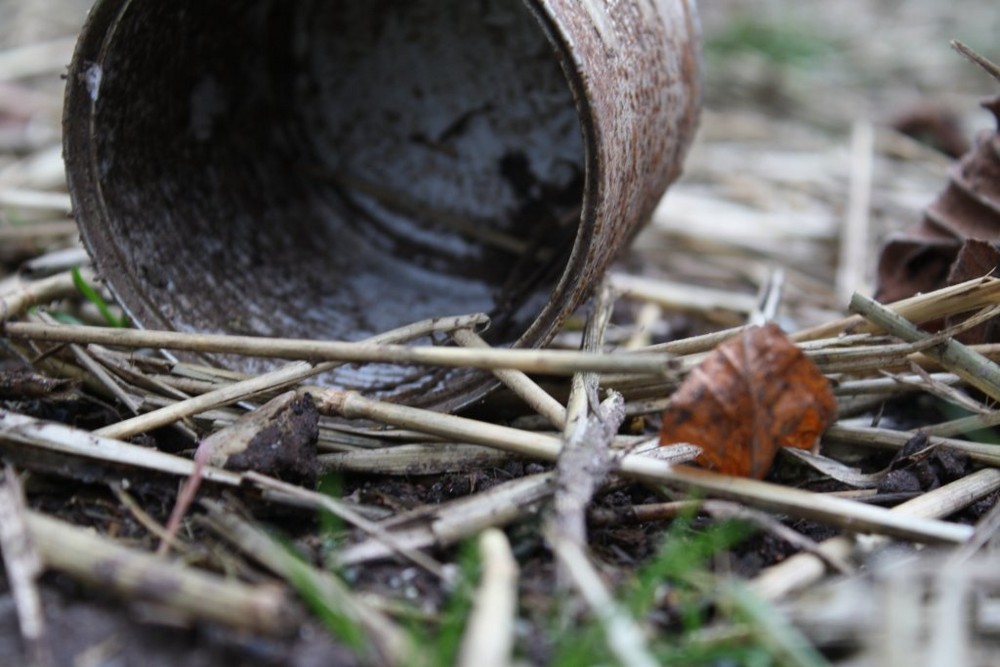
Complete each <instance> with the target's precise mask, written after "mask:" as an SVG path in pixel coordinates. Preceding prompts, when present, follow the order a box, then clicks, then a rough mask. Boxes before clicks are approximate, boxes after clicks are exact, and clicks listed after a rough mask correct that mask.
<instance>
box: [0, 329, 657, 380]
mask: <svg viewBox="0 0 1000 667" xmlns="http://www.w3.org/2000/svg"><path fill="white" fill-rule="evenodd" d="M3 333H4V334H5V335H6V336H8V337H9V338H13V339H15V340H33V341H36V342H50V343H81V344H82V343H96V344H98V345H108V346H117V347H133V348H144V347H152V348H163V349H168V350H182V351H186V352H201V353H217V354H243V355H247V356H255V357H278V358H284V359H304V360H310V361H312V362H318V361H336V362H342V363H347V362H351V363H362V362H370V363H394V364H419V365H427V366H445V367H455V368H479V369H484V370H495V369H514V370H520V371H524V372H526V373H537V374H540V375H572V374H574V373H579V372H586V371H593V372H597V373H633V374H636V375H650V376H654V377H663V376H665V375H667V373H668V371H669V369H670V362H671V360H672V357H670V356H669V355H665V354H614V355H612V354H587V353H584V352H566V351H562V350H523V349H500V348H491V349H489V350H480V349H470V348H461V347H459V348H456V347H406V346H402V345H373V344H370V343H345V342H334V341H308V340H296V339H288V338H257V337H252V336H225V335H212V334H187V333H179V332H173V331H147V330H137V329H108V328H104V327H86V326H50V325H45V324H37V323H33V322H8V323H7V324H6V326H5V327H4V328H3Z"/></svg>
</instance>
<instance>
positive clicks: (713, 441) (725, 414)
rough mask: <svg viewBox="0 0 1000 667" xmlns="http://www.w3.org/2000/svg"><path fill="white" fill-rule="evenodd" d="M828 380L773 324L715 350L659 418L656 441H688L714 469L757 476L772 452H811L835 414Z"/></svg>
mask: <svg viewBox="0 0 1000 667" xmlns="http://www.w3.org/2000/svg"><path fill="white" fill-rule="evenodd" d="M836 408H837V404H836V400H835V399H834V397H833V392H832V391H831V390H830V385H829V382H827V379H826V377H825V376H824V375H823V373H822V372H820V370H819V368H817V367H816V364H814V363H813V362H812V360H810V359H809V358H808V357H806V356H805V355H804V354H803V353H802V350H800V349H799V348H798V347H797V346H796V345H795V344H794V343H792V342H791V341H790V340H789V339H788V337H787V336H785V334H784V333H783V332H782V331H781V329H780V328H779V327H778V326H776V325H774V324H767V325H765V326H763V327H753V328H750V329H748V330H746V331H745V332H743V334H742V335H740V336H738V337H736V338H734V339H731V340H729V341H727V342H726V343H724V344H722V345H720V346H719V347H718V348H717V349H716V350H715V351H714V352H712V353H711V354H710V355H709V356H708V357H706V358H705V360H704V361H703V362H702V363H701V364H700V365H699V366H698V367H697V368H695V369H694V370H693V371H692V372H691V374H690V375H689V376H688V377H687V379H686V380H685V381H684V384H682V385H681V387H680V389H678V390H677V392H676V393H675V394H674V396H673V398H672V399H671V401H670V406H669V407H668V408H667V410H666V411H665V412H664V413H663V426H662V428H661V430H660V444H661V445H670V444H675V443H679V442H689V443H692V444H695V445H699V446H700V447H701V448H702V455H701V456H700V457H699V459H698V461H699V463H701V464H702V465H704V466H706V467H708V468H712V469H714V470H717V471H719V472H722V473H725V474H730V475H739V476H741V477H756V478H758V479H760V478H763V477H764V476H765V475H766V474H767V473H768V471H769V470H770V469H771V463H772V462H773V461H774V457H775V455H776V454H777V452H778V448H779V447H797V448H799V449H811V448H812V447H813V445H815V443H816V441H817V440H818V438H819V436H820V435H821V434H822V433H823V431H824V430H826V427H827V426H829V424H830V422H831V421H832V420H833V418H834V416H835V415H836Z"/></svg>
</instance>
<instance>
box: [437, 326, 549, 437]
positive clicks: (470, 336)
mask: <svg viewBox="0 0 1000 667" xmlns="http://www.w3.org/2000/svg"><path fill="white" fill-rule="evenodd" d="M452 337H453V338H454V339H455V342H456V343H458V344H459V345H463V346H465V347H471V348H477V349H486V348H489V347H490V346H489V344H488V343H487V342H486V341H485V340H483V339H482V338H481V337H480V336H479V335H478V334H477V333H475V332H474V331H469V330H467V329H459V330H458V331H455V332H454V333H453V334H452ZM493 374H494V375H496V376H497V379H498V380H500V382H502V383H503V384H504V385H505V386H506V387H507V388H508V389H510V390H511V391H512V392H514V393H515V394H517V395H518V396H520V397H521V399H522V400H524V402H525V403H527V404H528V405H529V406H531V408H532V409H533V410H535V412H537V413H538V414H540V415H542V416H543V417H545V418H546V419H547V420H548V421H549V423H550V424H552V425H553V426H555V427H556V428H559V429H561V428H563V427H564V426H565V425H566V408H565V407H563V405H562V403H560V402H559V401H557V400H556V399H554V398H552V395H551V394H549V393H548V392H547V391H545V390H544V389H542V388H541V387H539V386H538V384H537V383H536V382H535V381H534V380H532V379H531V378H530V377H528V376H527V375H526V374H525V373H523V372H521V371H513V370H495V371H493Z"/></svg>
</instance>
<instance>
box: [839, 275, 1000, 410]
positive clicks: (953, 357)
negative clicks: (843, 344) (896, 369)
mask: <svg viewBox="0 0 1000 667" xmlns="http://www.w3.org/2000/svg"><path fill="white" fill-rule="evenodd" d="M851 310H853V311H855V312H857V313H860V314H862V315H863V316H864V317H865V318H866V319H868V320H869V321H871V322H873V323H874V324H876V325H877V326H879V327H881V328H882V329H884V330H885V331H887V332H889V333H891V334H892V335H894V336H898V337H899V338H902V339H903V340H906V341H909V342H911V343H916V342H919V341H923V340H927V339H932V336H931V335H930V334H927V333H924V332H922V331H920V330H919V329H918V328H917V327H916V326H914V325H913V324H912V323H911V322H909V321H908V320H907V319H906V318H904V317H902V316H900V315H897V314H896V313H894V312H892V311H891V310H889V309H888V308H886V307H885V306H882V305H881V304H879V303H878V302H876V301H874V300H872V299H869V298H867V297H865V296H862V295H860V294H855V295H854V297H853V298H852V299H851ZM924 354H926V355H927V356H929V357H931V358H933V359H936V360H937V361H939V362H940V363H941V364H942V365H943V366H944V367H945V368H947V369H948V370H950V371H952V372H953V373H955V374H956V375H958V376H959V377H961V378H962V379H963V380H965V381H966V382H968V383H969V384H970V385H972V386H973V387H976V388H977V389H979V390H980V391H982V392H983V393H984V394H986V395H987V396H989V397H990V398H992V399H994V400H1000V366H998V365H997V364H995V363H993V362H992V361H990V360H989V359H987V358H986V357H984V356H983V355H981V354H979V353H978V352H976V351H975V350H972V349H969V348H968V347H966V346H965V345H962V344H961V343H959V342H958V341H956V340H947V341H945V342H943V343H941V344H940V345H939V346H936V347H933V348H928V349H926V350H924Z"/></svg>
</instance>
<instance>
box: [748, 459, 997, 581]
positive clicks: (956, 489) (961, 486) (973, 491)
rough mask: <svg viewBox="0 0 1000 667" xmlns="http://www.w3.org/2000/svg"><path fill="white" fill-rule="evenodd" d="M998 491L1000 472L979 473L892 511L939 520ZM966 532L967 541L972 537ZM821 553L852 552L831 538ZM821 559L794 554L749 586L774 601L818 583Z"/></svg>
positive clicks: (844, 555)
mask: <svg viewBox="0 0 1000 667" xmlns="http://www.w3.org/2000/svg"><path fill="white" fill-rule="evenodd" d="M998 489H1000V470H994V469H992V468H990V469H985V470H980V471H978V472H975V473H973V474H971V475H969V476H967V477H965V478H963V479H960V480H958V481H956V482H952V483H951V484H946V485H945V486H942V487H939V488H937V489H934V490H933V491H928V492H927V493H925V494H924V495H922V496H920V497H918V498H916V499H914V500H911V501H908V502H905V503H903V504H901V505H898V506H896V507H895V508H893V509H892V510H890V511H891V512H893V513H895V514H900V515H903V514H907V515H911V516H919V517H941V516H948V515H950V514H953V513H955V512H957V511H959V510H960V509H962V508H963V507H967V506H968V505H970V504H971V503H973V502H975V501H976V500H978V499H980V498H983V497H985V496H988V495H989V494H991V493H993V492H994V491H996V490H998ZM972 534H973V533H972V531H971V530H970V531H969V532H968V535H967V538H966V539H968V537H971V536H972ZM819 548H820V549H821V550H822V551H823V553H824V554H826V555H828V556H833V557H836V558H840V559H849V558H851V556H852V553H853V551H854V544H853V541H852V540H851V539H850V538H848V537H843V536H841V537H834V538H831V539H829V540H826V541H824V542H822V543H821V544H820V545H819ZM826 571H827V566H826V564H825V563H824V562H823V560H822V559H820V558H818V557H816V556H815V555H813V554H809V553H800V554H796V555H794V556H792V557H790V558H788V559H786V560H784V561H782V562H781V563H778V564H777V565H772V566H771V567H769V568H766V569H765V570H764V571H763V572H761V573H760V574H759V575H758V576H757V578H756V579H754V580H753V582H752V583H751V588H752V590H753V591H754V592H756V593H757V594H758V595H761V596H762V597H764V598H766V599H769V600H776V599H779V598H781V597H784V596H785V595H788V594H789V593H791V592H792V591H795V590H799V589H801V588H804V587H805V586H808V585H809V584H811V583H813V582H815V581H818V580H819V579H820V578H821V577H822V576H823V575H825V574H826Z"/></svg>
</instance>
